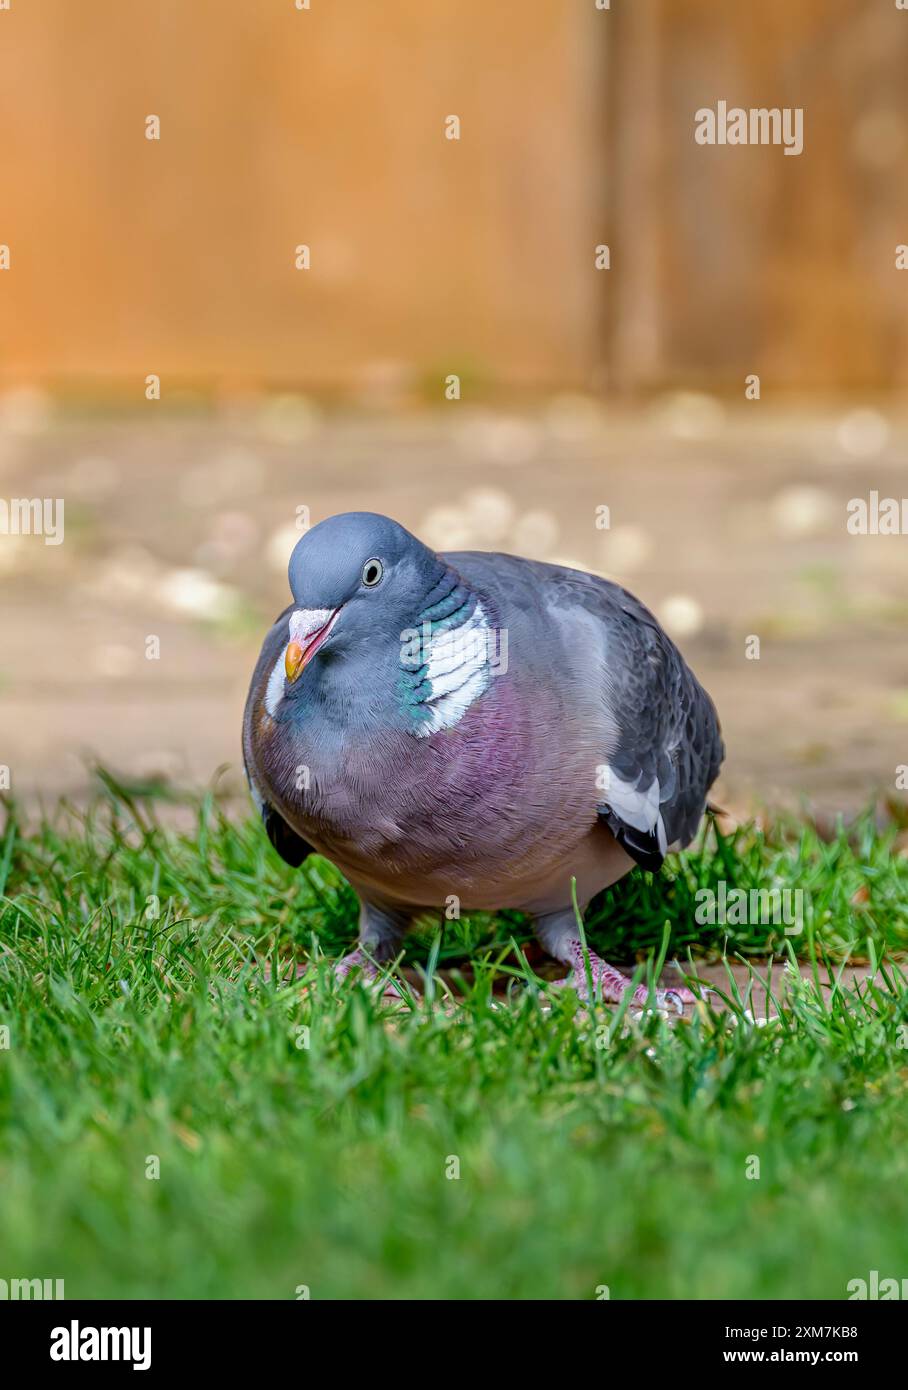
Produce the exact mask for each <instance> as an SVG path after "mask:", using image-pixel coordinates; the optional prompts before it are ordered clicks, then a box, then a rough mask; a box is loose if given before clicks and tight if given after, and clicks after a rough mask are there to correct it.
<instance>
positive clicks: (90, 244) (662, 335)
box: [0, 0, 908, 393]
mask: <svg viewBox="0 0 908 1390" xmlns="http://www.w3.org/2000/svg"><path fill="white" fill-rule="evenodd" d="M310 4H311V8H310V9H308V10H301V11H300V10H297V9H296V7H295V3H294V0H255V3H253V0H220V2H219V0H192V3H187V0H153V3H140V0H80V3H79V4H74V3H73V2H72V0H44V2H43V3H42V4H28V3H25V0H12V6H11V9H10V10H8V11H0V129H2V141H0V189H2V199H0V244H2V245H8V246H9V248H10V268H9V270H7V271H0V330H2V331H0V381H2V382H3V383H9V382H13V381H20V380H27V381H35V380H38V381H47V382H49V383H51V384H62V385H67V386H70V387H71V388H74V389H79V390H83V391H87V392H98V391H100V392H102V393H103V392H105V391H108V390H117V389H119V390H128V391H133V390H134V389H135V383H136V382H137V381H141V380H142V379H144V377H145V376H146V375H147V374H149V373H159V374H160V375H161V376H162V378H163V380H164V386H165V391H166V389H167V386H168V383H169V382H174V381H179V382H183V383H198V384H201V385H203V386H205V387H208V388H214V389H228V390H229V389H237V388H241V387H243V386H246V385H250V386H254V387H258V386H261V385H276V386H303V387H312V388H323V387H328V388H331V387H342V388H346V387H348V386H350V385H351V384H352V383H356V382H359V381H362V380H364V379H365V380H369V379H373V378H382V377H383V375H389V374H390V375H391V376H394V374H395V373H396V372H398V371H400V373H401V374H402V375H404V376H406V375H410V376H412V377H413V378H415V379H420V378H427V379H431V380H432V381H433V382H436V381H438V379H439V378H440V376H442V375H443V374H444V373H445V372H447V371H458V370H459V371H462V372H466V373H468V374H469V373H475V374H476V375H478V376H479V377H480V378H483V377H485V378H487V379H488V380H489V381H490V382H492V383H501V384H517V385H519V384H542V385H550V386H558V385H563V384H569V385H576V386H582V387H589V386H601V387H606V386H609V385H618V386H621V387H638V386H643V387H658V386H662V385H666V384H677V383H680V382H688V383H696V384H702V385H706V386H710V387H717V388H719V387H723V386H728V387H734V388H736V387H737V385H738V384H739V383H740V381H741V378H742V377H743V376H744V375H745V374H746V373H748V372H758V373H760V374H761V376H762V378H763V380H764V383H768V384H772V385H774V386H776V387H777V388H779V389H785V388H802V387H819V388H845V387H881V388H886V387H895V386H900V385H904V384H905V381H906V377H908V341H906V339H908V319H906V313H905V307H906V295H908V271H905V272H900V271H898V270H896V268H895V248H896V245H897V244H899V243H908V179H906V170H908V94H906V93H908V86H906V82H905V72H906V62H908V13H902V12H900V11H898V10H897V9H896V8H895V5H894V3H888V2H884V0H879V3H875V4H866V3H861V2H860V0H797V3H794V0H761V2H760V3H759V4H748V3H745V0H735V3H734V4H732V3H728V2H727V0H611V8H610V9H608V10H597V9H596V7H595V0H501V3H497V4H492V3H489V0H457V3H456V4H453V3H447V0H381V3H380V4H378V3H375V0H333V2H332V3H329V0H310ZM719 99H723V100H727V101H728V102H729V103H730V104H737V105H741V106H745V107H749V106H761V107H766V106H774V105H778V106H799V107H803V108H804V112H805V114H804V139H805V149H804V153H803V154H802V155H800V156H798V157H785V156H783V154H782V151H781V149H779V148H777V147H775V148H774V147H768V148H767V147H753V148H745V147H736V148H733V147H725V148H718V147H713V148H711V147H703V146H700V145H697V144H696V143H695V141H694V139H693V128H694V112H695V111H696V109H697V108H699V107H701V106H715V104H716V102H717V101H718V100H719ZM149 115H156V116H158V117H159V119H160V124H161V138H160V140H159V141H153V140H148V139H146V138H145V129H146V118H147V117H148V116H149ZM450 115H457V116H458V117H459V118H460V121H461V138H460V140H456V141H455V140H448V139H446V138H445V118H446V117H448V116H450ZM602 243H605V244H608V246H609V248H610V260H611V268H610V269H609V270H607V271H606V270H597V269H596V268H595V264H594V257H595V248H596V246H597V245H599V244H602ZM300 244H306V245H308V247H309V248H310V255H311V267H310V269H309V270H298V269H296V267H295V264H294V260H295V248H296V247H297V246H298V245H300Z"/></svg>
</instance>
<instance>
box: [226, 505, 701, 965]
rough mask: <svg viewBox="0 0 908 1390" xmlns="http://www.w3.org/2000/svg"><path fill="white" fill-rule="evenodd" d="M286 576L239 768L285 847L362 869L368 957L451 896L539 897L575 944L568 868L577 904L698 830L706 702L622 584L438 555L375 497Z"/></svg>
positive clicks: (555, 932) (559, 931)
mask: <svg viewBox="0 0 908 1390" xmlns="http://www.w3.org/2000/svg"><path fill="white" fill-rule="evenodd" d="M367 564H371V565H372V569H371V570H369V571H367V570H366V568H365V567H366V565H367ZM378 570H380V571H381V573H380V576H379V578H378V579H377V581H376V582H375V583H374V584H373V583H371V582H370V583H366V580H367V579H369V580H370V581H371V579H372V578H374V575H375V573H376V572H377V571H378ZM290 579H291V587H292V590H293V594H294V600H295V601H294V603H293V604H292V605H291V606H290V607H289V608H288V609H287V610H285V612H284V613H283V614H281V616H280V618H279V619H278V620H277V622H276V623H275V625H274V626H273V627H272V629H271V631H270V632H269V634H268V636H267V638H266V640H265V644H264V646H263V649H262V654H261V656H260V658H259V662H258V665H257V666H256V670H255V673H254V675H253V679H252V685H251V688H250V693H249V699H248V701H247V706H246V713H245V719H244V738H243V744H244V757H245V762H246V767H247V773H248V776H249V780H250V785H251V786H252V788H253V793H254V795H255V796H256V798H257V800H258V802H259V805H260V807H261V809H262V813H263V818H264V820H265V825H266V829H267V831H268V834H269V837H270V838H271V841H272V843H273V844H274V845H275V848H276V849H277V850H278V852H279V853H281V854H283V855H284V857H285V858H287V859H288V861H289V862H291V863H293V862H296V863H298V862H302V859H303V857H304V856H305V854H306V853H308V852H309V851H310V849H315V850H317V851H318V852H320V853H323V854H325V855H327V856H328V857H329V858H331V859H333V860H334V861H335V862H336V863H337V864H338V865H339V866H340V867H341V869H342V870H343V871H344V872H345V874H346V875H347V877H348V878H349V879H350V881H351V882H352V883H353V885H354V887H356V888H357V890H358V892H359V894H360V897H361V899H362V901H363V937H362V939H363V941H364V944H365V945H366V946H367V947H368V948H370V949H371V950H374V951H375V953H376V954H378V955H379V956H381V955H382V954H388V952H389V951H390V950H392V949H393V946H394V944H395V943H396V939H397V937H398V936H399V933H400V931H401V930H402V929H404V928H405V927H406V924H407V922H408V920H409V917H410V915H412V913H413V912H415V911H418V910H423V909H425V908H427V907H436V908H442V907H443V906H444V904H445V902H446V900H448V899H449V898H450V896H451V895H455V896H456V897H457V898H458V899H459V901H460V904H461V906H462V907H464V908H465V909H467V908H486V909H490V910H495V909H498V908H505V907H516V908H522V909H523V910H525V911H528V912H530V913H531V914H533V916H534V917H535V918H536V919H537V921H538V922H539V924H540V935H541V937H542V939H543V940H544V941H545V942H546V944H547V945H548V946H549V949H552V950H554V952H555V954H558V955H559V956H560V957H561V958H562V959H566V960H569V961H570V962H572V963H573V945H572V943H573V941H574V938H575V937H576V931H575V929H574V927H573V918H572V915H571V913H570V901H571V893H570V882H571V878H572V877H576V879H577V882H578V897H579V899H580V901H581V903H584V902H586V901H588V900H589V898H590V897H591V896H592V894H593V893H595V892H597V891H598V890H599V889H600V888H603V887H606V886H608V884H609V883H611V882H614V881H615V879H616V878H618V877H620V876H621V874H622V873H624V872H626V871H627V870H628V869H629V868H630V867H631V866H632V861H634V860H636V861H637V862H638V863H641V864H643V865H644V866H645V867H647V868H651V869H656V868H658V866H659V864H661V862H662V857H663V856H664V854H665V852H666V850H667V848H668V847H670V846H675V847H683V846H684V845H686V844H688V843H689V842H690V840H691V838H692V837H693V835H694V834H695V833H696V830H697V826H698V824H699V822H700V819H701V817H702V814H703V810H704V807H705V803H706V796H707V792H708V790H709V787H710V786H711V784H712V782H713V781H714V780H715V778H716V776H717V774H718V771H719V766H720V763H721V761H722V757H723V747H722V742H721V738H720V734H719V726H718V721H717V718H716V714H715V710H714V708H713V705H712V702H711V701H710V699H709V697H708V696H707V695H706V693H705V692H704V690H703V689H702V687H701V686H700V685H699V683H698V682H697V680H696V679H695V677H694V676H693V674H692V673H691V671H690V670H689V668H688V667H687V665H686V664H685V662H684V661H683V659H682V657H681V656H680V653H679V652H678V651H677V649H676V647H675V646H674V644H673V643H672V642H671V641H670V639H669V638H668V637H667V635H666V634H665V633H664V632H663V630H662V629H661V627H660V626H659V624H658V622H657V621H656V619H655V618H654V617H653V615H652V614H651V613H650V612H649V611H648V610H647V609H646V608H645V607H644V606H643V604H641V603H640V602H639V601H638V600H637V599H635V598H634V597H633V596H632V595H631V594H629V593H627V592H626V591H625V590H624V589H621V588H620V587H619V586H617V585H615V584H612V583H609V582H608V581H606V580H603V579H600V578H597V577H596V576H593V575H589V574H585V573H583V572H581V571H577V570H571V569H567V568H564V567H560V566H553V565H547V564H542V563H540V562H536V561H529V560H523V559H520V558H518V557H515V556H509V555H498V554H486V553H482V552H460V553H455V554H449V555H435V554H433V552H431V551H430V550H429V549H428V548H427V547H425V546H423V545H422V544H421V543H420V542H419V541H417V540H416V539H415V538H414V537H412V536H410V535H409V533H408V532H406V531H405V530H404V529H403V528H402V527H400V526H398V525H397V523H395V522H392V521H390V520H389V519H388V518H382V517H376V516H372V515H371V514H369V513H348V514H345V515H343V516H340V517H333V518H330V519H329V520H328V521H326V522H323V523H321V525H320V526H317V527H315V528H314V529H313V530H312V531H311V532H309V533H308V534H307V535H306V536H304V537H303V539H302V540H301V541H300V543H299V544H298V546H297V548H296V550H295V551H294V555H293V558H292V560H291V565H290ZM294 634H296V636H297V637H298V638H299V641H296V640H295V639H294ZM313 634H314V635H313ZM414 634H416V636H415V637H414ZM312 644H314V651H313V652H312V654H311V655H310V654H309V648H310V645H312ZM414 651H415V655H414ZM298 659H299V660H300V661H301V662H302V664H301V666H300V669H299V672H297V670H296V664H295V663H296V662H297V660H298ZM282 662H283V666H284V667H286V671H287V672H291V673H292V674H293V679H292V680H288V679H286V677H285V675H284V673H283V668H282ZM602 964H603V968H604V970H609V969H610V967H607V966H605V965H604V963H602ZM603 978H604V977H603ZM618 978H620V977H618ZM606 983H607V982H606ZM616 988H617V987H616Z"/></svg>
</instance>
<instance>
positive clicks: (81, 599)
mask: <svg viewBox="0 0 908 1390" xmlns="http://www.w3.org/2000/svg"><path fill="white" fill-rule="evenodd" d="M157 410H158V407H156V406H153V405H149V406H148V407H147V410H140V411H137V412H135V413H133V414H132V415H130V416H128V417H121V418H118V419H113V420H111V419H99V420H95V419H90V418H84V417H83V418H81V419H79V418H75V417H71V416H70V417H67V416H63V417H59V416H54V415H53V414H52V413H48V409H47V405H46V403H42V402H41V400H40V398H38V399H35V400H32V399H30V398H25V399H24V400H23V401H21V402H19V403H18V405H16V408H15V409H10V408H6V409H5V410H4V411H3V412H0V495H2V496H4V497H6V498H10V497H17V496H27V497H36V496H38V497H45V496H49V497H58V496H60V497H64V498H65V502H66V513H65V516H66V532H65V542H64V544H62V545H59V546H46V545H44V543H43V541H42V540H41V538H39V537H34V536H31V537H24V538H23V537H20V538H15V537H7V536H0V612H2V623H3V626H2V632H3V643H2V649H0V704H2V726H0V745H2V749H3V751H2V753H0V763H6V764H8V765H9V766H10V767H11V770H12V782H13V789H14V791H16V792H17V793H18V794H20V795H24V796H27V797H31V796H33V795H35V794H36V793H40V794H42V795H43V796H45V797H47V798H53V797H54V796H56V795H57V794H58V793H60V792H70V793H77V794H78V793H81V792H82V791H84V789H85V786H86V773H85V763H84V759H85V758H87V757H92V756H96V757H99V758H101V759H102V760H103V761H105V762H106V763H108V764H109V765H111V766H112V767H114V768H115V769H117V770H119V771H121V772H123V773H125V774H127V775H129V776H143V775H148V774H154V773H158V772H160V773H163V774H165V775H168V776H171V777H174V778H176V779H177V780H179V781H181V782H189V783H192V784H203V783H205V782H206V781H207V780H208V779H209V778H210V777H211V775H212V773H213V772H214V770H215V768H217V767H218V766H219V765H221V764H223V763H227V764H230V765H231V767H232V771H231V772H230V773H229V774H228V775H227V785H229V786H231V787H235V788H239V786H240V777H239V772H238V769H239V728H240V715H241V710H242V705H243V700H244V696H245V691H246V685H247V681H248V677H249V673H250V671H251V666H252V663H253V661H254V659H255V656H256V653H257V650H258V642H259V639H260V637H261V635H262V633H263V632H264V629H265V626H266V624H267V622H268V621H269V620H270V618H271V617H272V616H273V615H274V614H275V613H276V612H278V611H279V610H280V609H281V608H282V607H283V606H284V604H285V602H286V592H287V591H286V574H285V564H286V556H287V553H288V551H289V547H290V545H291V544H292V541H293V539H294V536H295V532H294V525H295V518H296V515H297V508H300V507H308V508H309V513H310V515H311V519H312V521H313V522H314V521H317V520H319V519H320V518H321V517H322V516H324V515H326V514H329V513H331V512H334V511H340V510H345V509H352V508H358V509H373V510H380V511H385V512H389V513H391V514H392V515H394V516H396V517H397V518H398V519H399V520H400V521H402V522H403V523H404V524H405V525H407V526H409V527H410V528H411V529H414V530H416V531H417V532H419V533H420V534H421V535H423V536H424V538H425V539H427V540H430V541H432V542H433V543H435V544H436V545H437V546H439V547H445V548H461V547H464V546H475V547H478V548H483V547H489V548H501V549H510V550H514V551H517V552H520V553H523V554H535V555H537V556H539V557H541V558H557V559H563V560H568V561H573V562H574V563H575V564H577V565H581V566H585V567H591V568H596V569H599V570H602V571H604V572H608V573H610V574H611V575H612V576H613V577H615V578H617V579H619V580H620V581H621V582H623V583H625V584H626V585H627V586H628V587H629V588H631V589H633V590H634V591H635V592H637V593H638V594H639V595H640V596H641V597H642V598H643V599H644V600H645V601H646V602H647V603H649V604H650V605H651V606H652V607H653V608H654V609H655V610H656V612H657V613H658V614H659V615H660V617H661V618H662V619H663V621H665V622H666V625H667V626H668V627H669V628H670V630H671V631H672V633H673V635H674V636H675V638H676V640H677V641H678V642H679V645H680V646H681V648H682V650H683V651H684V652H685V654H686V655H687V657H688V658H689V660H690V662H691V664H692V665H693V667H694V669H695V670H696V671H697V673H698V674H699V675H700V677H701V679H702V680H703V682H704V684H705V685H706V686H707V688H708V689H709V690H710V692H711V693H712V695H713V697H714V698H715V700H716V703H717V705H718V707H719V711H720V715H721V718H722V722H723V726H724V729H725V733H726V741H727V744H728V750H729V757H728V763H727V768H726V773H725V776H724V779H723V783H722V787H721V792H720V796H721V798H724V800H725V801H726V802H727V803H728V804H731V805H732V806H734V807H736V808H738V807H743V806H744V805H745V804H747V803H748V802H749V801H750V800H751V799H752V798H755V799H757V800H759V801H766V802H769V803H778V802H783V801H784V802H789V803H797V801H798V799H799V797H800V796H801V795H802V794H803V795H806V796H807V797H808V798H810V800H811V801H812V802H814V803H815V804H816V805H817V806H818V807H821V808H823V809H825V810H838V809H845V810H848V809H853V808H854V807H856V806H858V805H859V804H861V803H863V802H865V801H866V800H867V799H868V798H869V796H870V795H871V794H872V792H873V791H874V790H880V789H882V790H886V791H888V792H889V793H890V794H891V795H892V796H894V797H899V798H900V799H904V796H905V794H904V793H899V792H897V791H896V789H895V777H896V768H897V766H898V765H899V764H908V644H906V641H905V630H906V618H908V536H904V537H903V536H850V535H848V534H847V532H846V529H845V521H846V505H847V502H848V500H849V499H850V498H852V497H856V496H864V497H866V496H867V494H868V492H869V491H870V490H871V489H876V490H878V491H879V492H880V494H881V495H884V496H885V495H891V496H895V497H900V496H901V495H902V493H903V492H908V485H906V483H905V477H906V475H905V467H904V459H905V457H906V446H908V422H906V420H905V419H904V418H902V419H899V420H896V419H892V418H888V419H887V418H885V417H884V416H882V415H880V414H878V413H876V412H875V411H868V410H866V409H865V410H857V411H855V410H846V409H842V410H838V411H835V412H832V413H830V414H828V415H824V416H819V415H816V414H798V413H795V412H792V411H788V412H784V413H781V414H778V413H774V412H773V411H772V410H771V409H770V408H769V407H768V406H766V405H765V403H753V404H752V405H750V406H749V407H744V406H742V407H741V408H739V409H738V410H736V411H735V412H734V413H733V414H728V413H727V412H726V411H724V410H723V409H722V408H721V407H720V406H719V405H717V404H716V403H715V402H714V401H712V400H709V399H708V398H706V397H692V396H683V397H676V398H671V399H669V400H667V401H663V402H661V403H659V404H657V405H655V406H653V407H652V408H651V409H649V410H647V411H646V412H642V413H638V414H637V415H633V416H632V415H627V414H622V413H620V412H617V411H610V410H605V409H601V408H600V407H598V406H596V405H594V404H592V403H590V402H588V401H586V400H580V399H569V400H564V399H563V400H558V401H554V402H552V403H550V404H549V405H548V406H547V407H546V408H545V409H544V410H543V411H541V412H539V413H537V414H535V415H527V414H520V415H519V414H511V413H507V412H504V413H503V412H500V411H498V412H496V411H485V410H483V411H479V410H472V409H470V408H469V407H467V406H465V405H463V403H459V404H451V405H450V407H449V408H448V409H447V410H445V411H439V412H435V413H425V414H416V415H409V416H406V415H404V416H394V415H381V414H379V415H375V416H373V417H366V416H362V415H358V416H337V417H333V416H330V415H325V414H323V413H322V412H320V411H319V410H317V409H316V408H315V407H313V406H312V405H311V404H309V403H307V402H306V401H304V400H301V399H291V398H285V399H283V400H280V401H276V402H275V401H272V402H269V403H267V404H266V405H264V406H258V405H249V406H247V407H243V408H240V407H233V408H231V409H230V410H225V411H223V412H221V413H219V414H216V415H214V416H209V417H201V416H197V415H190V414H187V415H185V416H183V417H181V416H180V415H179V414H177V415H173V414H171V415H166V414H163V413H157V414H156V413H154V412H155V411H157ZM602 506H607V507H608V508H609V513H610V527H609V529H608V530H599V529H597V526H596V518H597V508H598V507H602ZM149 636H156V637H158V638H159V639H160V659H157V660H148V659H146V654H145V653H146V641H147V639H148V637H149ZM753 636H757V637H759V638H760V657H759V660H749V659H747V656H746V641H747V639H748V638H749V637H753Z"/></svg>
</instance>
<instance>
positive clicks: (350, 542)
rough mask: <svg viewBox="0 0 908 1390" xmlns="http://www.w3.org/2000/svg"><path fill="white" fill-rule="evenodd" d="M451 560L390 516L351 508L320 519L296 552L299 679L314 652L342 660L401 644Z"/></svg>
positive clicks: (294, 653) (292, 652)
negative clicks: (444, 560)
mask: <svg viewBox="0 0 908 1390" xmlns="http://www.w3.org/2000/svg"><path fill="white" fill-rule="evenodd" d="M444 568H445V567H444V565H443V564H442V563H441V561H440V560H439V559H438V557H437V556H436V555H435V554H433V552H432V551H431V550H429V549H428V547H427V546H425V545H423V544H422V542H421V541H418V540H417V539H416V537H415V536H411V534H410V532H409V531H407V530H405V529H404V527H403V526H400V525H399V524H398V523H397V522H396V521H392V520H391V518H390V517H386V516H379V515H377V514H376V513H374V512H344V513H342V514H341V515H340V516H332V517H328V518H327V520H325V521H321V522H319V524H318V525H317V526H314V527H313V528H312V530H311V531H307V533H306V534H305V535H304V536H303V537H302V538H301V540H299V541H298V542H297V544H296V547H295V549H294V551H293V554H292V555H291V557H290V568H289V579H290V589H291V592H292V594H293V599H294V602H295V604H296V605H297V606H296V608H295V610H294V611H293V612H292V613H291V615H290V641H289V642H288V644H287V650H286V653H285V656H284V668H285V673H286V677H287V680H288V681H289V682H290V683H291V684H293V683H294V682H295V681H296V680H297V679H298V678H299V676H300V675H301V674H302V672H303V671H304V670H305V668H306V667H307V666H308V665H309V663H310V662H311V661H312V660H313V658H314V657H315V656H316V655H317V654H322V655H323V658H324V659H327V660H335V659H337V658H339V657H341V656H343V655H344V654H345V653H349V652H351V651H354V650H356V649H360V650H363V651H368V649H369V647H370V646H371V647H372V648H373V649H374V646H375V643H376V641H379V642H385V643H387V642H393V643H395V644H397V645H398V646H399V644H400V639H401V632H402V630H403V629H405V628H407V627H408V626H409V625H410V624H411V623H412V621H413V615H414V613H415V612H416V611H417V610H418V608H419V607H420V604H421V601H422V599H423V598H424V596H425V595H426V594H427V593H428V592H429V591H430V590H431V589H432V587H433V585H435V584H437V582H438V580H439V577H440V576H441V575H442V574H443V573H444Z"/></svg>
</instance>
